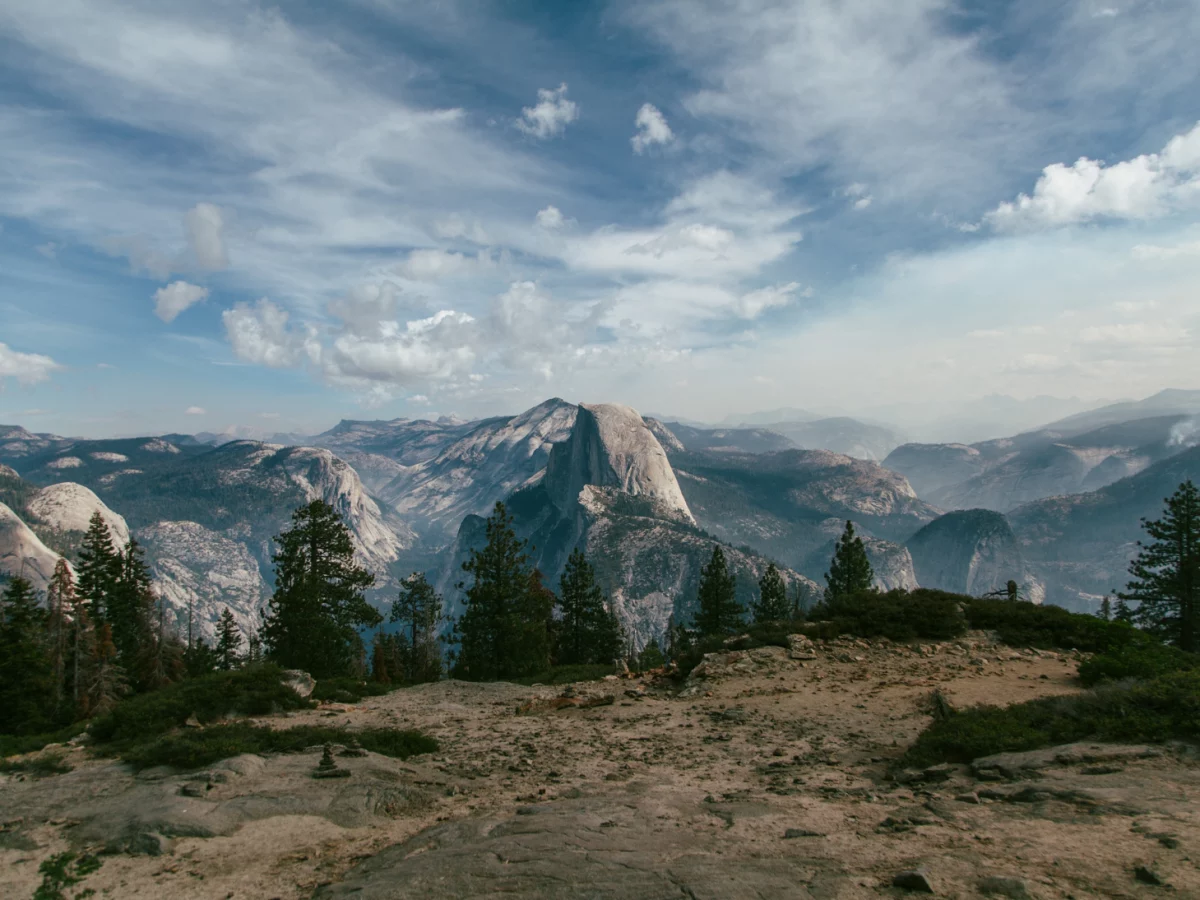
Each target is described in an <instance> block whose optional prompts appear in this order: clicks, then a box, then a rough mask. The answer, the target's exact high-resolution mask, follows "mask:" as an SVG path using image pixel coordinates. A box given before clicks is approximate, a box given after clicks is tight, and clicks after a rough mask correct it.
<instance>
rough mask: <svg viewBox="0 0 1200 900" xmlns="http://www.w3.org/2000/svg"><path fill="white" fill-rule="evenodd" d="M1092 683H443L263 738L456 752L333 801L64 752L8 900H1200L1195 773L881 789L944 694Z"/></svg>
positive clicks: (1067, 756) (5, 874)
mask: <svg viewBox="0 0 1200 900" xmlns="http://www.w3.org/2000/svg"><path fill="white" fill-rule="evenodd" d="M793 657H795V658H793ZM1076 662H1077V661H1076V659H1075V658H1074V657H1073V656H1072V655H1071V654H1056V653H1038V652H1036V651H1032V652H1017V651H1013V650H1010V649H1008V648H1004V647H999V646H995V645H993V644H991V643H990V642H989V641H988V640H987V638H986V637H985V636H983V635H978V634H976V635H972V636H970V637H968V638H965V639H962V640H959V641H953V642H946V643H942V644H926V645H923V646H915V647H908V646H896V645H892V644H889V643H888V642H866V641H851V640H845V639H842V640H839V641H834V642H828V643H819V644H818V645H817V647H816V648H814V650H813V651H812V652H808V651H806V650H795V651H793V652H792V653H791V654H790V655H789V652H788V651H787V650H784V649H782V648H764V649H761V650H753V651H746V652H740V653H729V654H725V655H722V656H718V657H715V658H712V659H710V660H708V661H706V663H705V664H704V666H703V668H702V669H701V670H700V675H699V677H697V678H695V679H693V681H692V682H691V683H690V685H689V687H688V688H687V689H686V690H684V691H682V692H679V693H677V692H675V691H674V690H669V689H668V688H667V687H666V686H665V684H663V683H658V682H656V681H655V680H654V679H652V678H632V679H630V678H622V679H610V680H605V681H598V682H589V683H586V684H578V685H575V686H573V688H572V689H570V690H568V691H567V693H573V694H575V697H574V698H571V699H570V700H568V701H567V702H569V703H575V702H578V700H579V699H581V698H592V699H604V698H607V697H610V696H611V697H613V702H612V703H611V704H610V705H601V706H592V707H590V708H577V707H574V706H568V707H566V708H554V707H556V706H558V705H560V704H561V703H562V702H563V701H562V700H556V698H559V697H560V696H561V695H562V694H563V689H562V688H561V687H553V688H552V687H533V688H529V687H522V686H518V685H511V684H468V683H464V682H456V681H447V682H441V683H438V684H432V685H425V686H421V687H417V688H411V689H403V690H397V691H394V692H392V693H391V694H388V695H386V696H383V697H378V698H372V699H369V700H365V701H363V702H362V703H360V704H356V705H353V706H348V705H336V704H335V705H326V706H323V707H321V708H319V709H315V710H312V711H304V712H299V713H293V714H288V715H287V716H283V717H277V718H272V719H270V720H263V721H269V722H270V723H271V724H273V725H275V726H277V727H288V726H292V725H297V724H302V723H309V722H312V723H322V724H334V725H345V726H349V727H352V728H353V727H363V726H395V727H404V728H418V729H420V730H422V731H424V732H426V733H428V734H430V735H432V736H434V737H436V738H437V739H438V741H439V742H440V744H441V749H440V750H439V751H438V752H437V753H435V754H431V755H429V756H424V757H419V758H415V759H412V760H409V761H407V762H404V763H401V762H399V761H395V760H388V759H386V758H383V757H379V756H376V755H374V754H370V755H368V756H366V757H363V758H345V757H339V758H338V760H337V761H338V765H339V767H342V768H346V769H349V770H350V771H351V773H352V774H351V776H350V777H348V778H344V779H331V780H321V781H316V780H313V779H311V778H310V777H309V773H310V772H311V771H312V769H313V767H314V766H315V765H316V764H317V761H318V757H319V753H317V752H313V753H310V754H299V755H294V756H287V757H276V758H271V759H266V760H262V759H259V758H257V757H254V758H238V759H237V760H235V761H233V762H232V763H230V764H228V765H227V766H223V767H222V766H215V767H213V768H212V769H211V770H206V771H205V772H202V773H198V774H191V775H189V774H186V773H185V774H180V773H172V772H168V771H164V770H151V771H148V772H145V773H141V774H139V775H137V776H134V775H133V774H132V773H130V772H129V771H128V770H127V769H126V768H125V767H124V766H121V765H119V764H116V763H113V762H111V761H107V760H96V759H90V758H89V757H88V756H87V754H86V751H85V750H84V749H82V748H73V749H71V750H70V751H69V752H70V755H69V760H70V762H71V763H72V764H73V765H74V766H75V769H74V771H72V772H70V773H68V774H65V775H58V776H52V777H49V778H43V779H33V778H23V777H8V778H6V779H5V780H4V781H3V782H0V823H3V830H0V896H3V897H5V898H9V897H12V898H26V897H32V896H33V892H34V890H35V888H36V886H37V885H38V884H39V883H40V876H39V875H38V873H37V869H38V865H39V864H40V862H41V861H42V860H44V859H46V858H47V857H48V856H50V855H51V854H53V853H56V852H60V851H62V850H66V849H81V848H94V849H102V848H104V847H106V846H107V847H109V849H115V846H116V845H115V844H114V842H123V843H120V846H122V847H124V848H125V850H126V851H127V852H120V853H109V854H106V855H104V856H103V860H104V861H103V865H102V866H101V868H100V869H99V871H97V872H95V873H94V874H92V875H90V876H88V877H87V879H86V880H85V881H84V882H83V883H82V884H81V885H79V886H78V887H76V888H74V889H72V890H75V891H77V890H79V889H82V888H91V889H94V890H95V891H96V892H97V895H98V896H101V897H113V898H162V897H171V898H247V900H249V898H280V900H291V898H309V897H312V896H314V894H316V895H318V896H343V895H345V896H354V897H361V898H368V897H409V896H422V897H425V898H434V897H454V896H506V897H512V896H530V897H556V898H557V897H564V898H565V897H598V898H600V897H604V898H607V897H614V898H615V897H630V898H642V897H645V898H651V900H653V898H656V897H659V896H662V897H692V898H704V897H711V898H726V897H728V898H735V897H774V896H781V897H784V896H789V897H790V896H795V897H848V898H855V897H864V898H865V897H880V896H885V897H886V896H904V895H907V894H909V893H910V891H912V890H917V891H918V892H923V891H924V886H928V887H929V888H930V890H931V891H932V893H934V894H935V895H937V896H945V897H964V898H966V897H978V896H988V895H993V896H1002V897H1004V896H1007V897H1037V898H1046V900H1049V898H1078V900H1083V898H1120V897H1150V896H1159V895H1162V894H1163V893H1164V892H1170V893H1171V894H1172V895H1173V896H1179V897H1200V868H1198V867H1197V863H1196V860H1200V827H1198V821H1197V812H1196V810H1197V806H1196V801H1197V800H1198V799H1200V761H1198V758H1197V756H1196V755H1195V754H1194V753H1193V752H1190V751H1189V749H1188V748H1171V747H1168V748H1154V749H1148V748H1080V747H1075V748H1072V749H1071V750H1070V751H1069V752H1065V753H1064V752H1057V753H1050V754H1046V753H1042V754H1040V755H1039V754H1029V755H1025V756H1023V757H1018V758H1013V759H1005V760H1000V761H995V760H993V761H991V762H990V763H984V764H980V765H979V766H977V767H976V769H974V770H972V769H971V768H970V767H965V766H960V767H939V768H936V769H935V770H931V771H929V772H926V773H916V772H911V773H908V774H907V775H904V776H903V777H902V778H901V779H900V780H894V779H892V778H891V777H889V775H888V770H889V762H890V761H891V760H893V759H895V757H897V756H898V755H900V753H902V752H903V750H904V748H905V747H906V746H907V745H908V744H909V743H910V742H911V741H912V739H913V738H914V737H915V736H916V735H917V734H918V733H919V732H920V730H921V729H923V728H924V727H925V726H926V725H927V724H928V723H929V721H930V718H929V714H928V698H929V695H930V693H931V691H932V690H933V689H934V688H938V689H940V690H941V691H942V692H943V693H944V695H945V696H946V697H947V698H948V699H949V700H950V702H951V703H952V704H953V705H955V706H966V705H971V704H976V703H990V704H1002V703H1012V702H1018V701H1022V700H1028V699H1033V698H1037V697H1045V696H1051V695H1061V694H1069V693H1072V692H1075V691H1077V690H1079V688H1078V686H1077V683H1076V681H1075V677H1074V675H1075V667H1076ZM523 706H524V707H527V708H526V710H525V711H524V712H522V713H520V714H518V712H517V710H518V707H523ZM188 785H191V786H192V787H191V788H187V786H188ZM185 789H187V790H189V791H190V793H191V794H193V795H195V796H189V795H187V794H184V793H181V792H182V791H184V790H185ZM201 834H206V835H210V836H188V835H201ZM389 848H390V849H389ZM916 870H919V872H918V874H917V875H913V876H910V877H909V878H907V879H902V880H903V881H905V883H906V884H908V885H909V887H908V888H905V887H898V886H894V885H893V881H894V879H895V878H896V876H897V875H899V874H901V873H904V872H910V871H916ZM988 879H991V880H988ZM922 880H923V881H924V885H923V884H922ZM1154 881H1158V882H1161V883H1160V884H1157V885H1156V884H1153V883H1151V882H1154ZM66 896H73V894H71V893H68V894H67V895H66Z"/></svg>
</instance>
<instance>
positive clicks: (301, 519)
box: [262, 500, 382, 678]
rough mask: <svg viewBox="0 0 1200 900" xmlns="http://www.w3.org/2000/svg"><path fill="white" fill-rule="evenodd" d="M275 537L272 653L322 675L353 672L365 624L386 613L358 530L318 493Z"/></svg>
mask: <svg viewBox="0 0 1200 900" xmlns="http://www.w3.org/2000/svg"><path fill="white" fill-rule="evenodd" d="M275 542H276V546H277V549H276V551H275V556H274V561H275V594H274V596H273V597H272V598H271V601H270V605H269V607H268V610H267V614H266V616H265V618H264V621H263V628H262V639H263V643H264V645H265V647H266V649H267V654H268V656H269V657H270V658H271V659H273V660H274V661H276V662H278V663H279V664H280V665H282V666H284V667H286V668H295V669H304V670H306V671H308V672H309V673H311V674H312V675H313V676H314V677H316V678H328V677H330V676H335V675H346V674H349V673H350V672H351V670H352V669H353V668H354V667H355V665H356V664H357V662H358V660H359V659H360V656H361V655H362V654H361V651H362V640H361V639H360V638H359V636H358V629H359V628H361V627H370V626H373V625H378V624H379V622H380V621H381V620H382V617H381V616H380V615H379V613H378V612H377V611H376V610H375V609H374V608H373V607H372V606H371V605H370V604H369V603H367V600H366V598H365V597H364V596H363V592H364V591H365V590H366V589H367V588H368V587H370V586H371V585H372V584H374V583H375V577H374V576H373V575H371V573H370V572H368V571H366V570H365V569H363V568H362V567H361V566H359V565H358V564H357V563H355V562H354V542H353V541H352V540H351V538H350V531H349V530H348V529H347V528H346V525H345V523H344V522H343V521H342V519H341V517H340V516H339V515H338V513H337V511H336V510H335V509H334V508H333V507H332V506H330V505H329V504H328V503H326V502H325V501H323V500H313V501H312V502H311V503H309V504H307V505H306V506H302V507H300V508H299V509H297V510H296V511H295V512H294V513H293V514H292V527H291V528H290V529H288V530H287V531H285V532H283V534H281V535H279V537H277V538H276V539H275Z"/></svg>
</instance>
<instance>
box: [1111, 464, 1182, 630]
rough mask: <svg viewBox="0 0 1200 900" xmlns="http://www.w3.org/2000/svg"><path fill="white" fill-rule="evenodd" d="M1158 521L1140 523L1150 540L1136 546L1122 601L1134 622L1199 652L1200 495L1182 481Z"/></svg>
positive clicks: (1146, 520)
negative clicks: (1130, 607) (1128, 606)
mask: <svg viewBox="0 0 1200 900" xmlns="http://www.w3.org/2000/svg"><path fill="white" fill-rule="evenodd" d="M1164 503H1165V509H1164V511H1163V516H1162V518H1161V519H1142V528H1143V529H1144V530H1145V531H1146V534H1147V535H1149V537H1150V538H1151V540H1150V542H1149V543H1142V542H1141V541H1138V554H1137V556H1136V557H1135V558H1134V560H1133V562H1131V563H1130V564H1129V574H1130V575H1131V576H1132V580H1131V581H1130V582H1129V584H1128V585H1127V586H1126V589H1125V591H1124V593H1122V594H1119V595H1118V596H1120V598H1121V599H1122V600H1126V601H1134V602H1136V603H1137V604H1138V607H1137V609H1136V610H1134V612H1133V617H1134V619H1135V621H1136V622H1137V623H1138V624H1139V625H1141V626H1142V627H1143V628H1145V629H1147V630H1148V631H1150V632H1152V633H1154V634H1157V635H1158V636H1159V637H1161V638H1162V639H1164V640H1166V641H1169V642H1170V643H1172V644H1175V645H1176V646H1178V647H1179V648H1180V649H1182V650H1187V651H1188V652H1189V653H1196V652H1198V651H1200V491H1197V490H1196V486H1195V485H1194V484H1192V482H1191V481H1190V480H1189V481H1185V482H1184V483H1183V484H1181V485H1180V486H1179V489H1178V490H1177V491H1175V493H1174V494H1173V495H1171V496H1170V497H1168V498H1167V499H1166V500H1165V501H1164Z"/></svg>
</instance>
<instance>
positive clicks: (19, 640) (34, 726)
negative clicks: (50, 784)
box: [0, 577, 54, 734]
mask: <svg viewBox="0 0 1200 900" xmlns="http://www.w3.org/2000/svg"><path fill="white" fill-rule="evenodd" d="M47 618H48V617H47V614H46V611H45V610H44V609H42V608H41V606H39V605H38V598H37V594H36V593H35V591H34V589H33V585H32V584H30V583H29V580H28V579H26V578H21V577H17V578H14V579H12V581H10V582H9V583H8V587H7V588H6V589H5V591H4V596H3V604H2V605H0V733H3V734H32V733H36V732H39V731H46V730H48V729H49V727H50V726H51V725H52V724H53V721H54V716H53V707H54V670H53V668H52V666H51V662H50V655H49V653H48V652H47V647H46V635H47V630H46V624H47Z"/></svg>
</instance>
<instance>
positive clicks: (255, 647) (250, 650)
mask: <svg viewBox="0 0 1200 900" xmlns="http://www.w3.org/2000/svg"><path fill="white" fill-rule="evenodd" d="M260 662H262V638H260V637H259V636H258V632H257V631H252V632H250V637H248V638H246V665H248V666H253V665H255V664H256V663H260Z"/></svg>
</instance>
